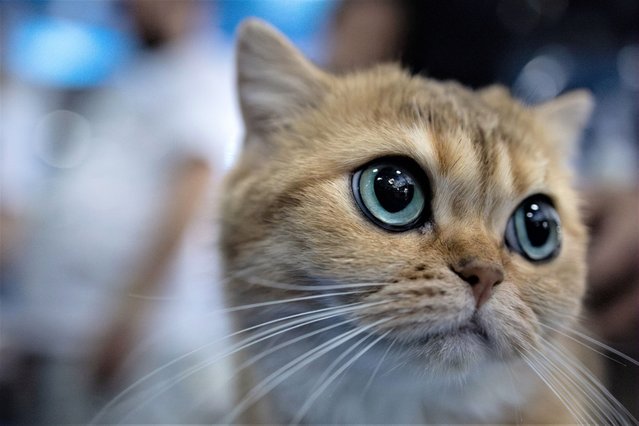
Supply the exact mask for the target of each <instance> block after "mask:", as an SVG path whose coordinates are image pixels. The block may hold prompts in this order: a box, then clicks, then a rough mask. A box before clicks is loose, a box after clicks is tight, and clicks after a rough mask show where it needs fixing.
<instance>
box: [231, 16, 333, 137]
mask: <svg viewBox="0 0 639 426" xmlns="http://www.w3.org/2000/svg"><path fill="white" fill-rule="evenodd" d="M237 73H238V76H237V77H238V89H239V97H240V106H241V109H242V115H243V116H244V121H245V124H246V126H247V127H248V128H249V129H254V130H258V131H266V132H268V130H270V129H271V128H273V127H276V126H277V125H279V124H282V123H284V122H286V121H287V120H290V119H291V118H292V117H294V116H295V115H296V114H297V113H298V112H299V111H300V110H303V109H304V108H307V107H309V106H312V105H314V104H315V103H317V102H318V100H319V99H321V98H322V95H323V94H325V93H326V90H325V89H326V88H325V79H326V74H325V73H324V72H323V71H321V70H320V69H319V68H317V67H316V66H315V65H313V64H312V63H311V62H310V61H309V60H307V59H306V58H305V57H304V56H303V55H302V54H301V53H300V52H299V51H298V50H297V49H296V48H295V47H294V46H293V45H292V44H291V42H289V41H288V40H287V39H286V37H284V35H283V34H281V33H280V32H279V31H277V30H276V29H275V28H273V27H272V26H270V25H268V24H267V23H266V22H264V21H261V20H259V19H254V18H253V19H248V20H246V21H244V22H243V23H242V25H241V27H240V30H239V32H238V41H237Z"/></svg>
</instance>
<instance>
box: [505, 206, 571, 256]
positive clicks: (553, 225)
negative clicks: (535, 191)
mask: <svg viewBox="0 0 639 426" xmlns="http://www.w3.org/2000/svg"><path fill="white" fill-rule="evenodd" d="M506 244H507V245H508V247H510V249H511V250H513V251H516V252H517V253H519V254H521V255H523V256H524V257H525V258H526V259H528V260H530V261H533V262H539V261H543V260H550V259H552V258H553V257H555V256H557V254H559V248H560V246H561V227H560V224H559V215H558V214H557V211H556V210H555V208H554V207H553V205H552V203H551V201H550V199H548V197H546V196H544V195H533V196H531V197H528V198H527V199H525V200H524V201H523V202H522V203H521V204H520V205H519V207H517V209H516V210H515V212H514V213H513V215H512V216H511V217H510V220H509V221H508V225H507V226H506Z"/></svg>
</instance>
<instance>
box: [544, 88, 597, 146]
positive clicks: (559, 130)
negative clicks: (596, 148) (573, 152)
mask: <svg viewBox="0 0 639 426" xmlns="http://www.w3.org/2000/svg"><path fill="white" fill-rule="evenodd" d="M594 107H595V100H594V97H593V96H592V94H591V93H590V92H589V91H587V90H574V91H572V92H568V93H566V94H564V95H561V96H559V97H558V98H555V99H553V100H551V101H548V102H546V103H543V104H541V105H538V106H536V107H534V110H535V112H536V114H537V116H538V117H539V119H540V121H541V122H542V123H543V124H544V126H546V127H547V128H548V129H549V130H550V131H551V132H553V133H554V134H555V135H556V136H557V139H559V140H561V141H563V143H564V144H566V145H567V146H568V147H569V150H570V147H573V146H574V145H575V144H576V143H577V141H578V140H579V137H580V136H581V133H582V131H583V129H584V128H585V127H586V124H588V120H589V119H590V116H591V115H592V111H593V109H594Z"/></svg>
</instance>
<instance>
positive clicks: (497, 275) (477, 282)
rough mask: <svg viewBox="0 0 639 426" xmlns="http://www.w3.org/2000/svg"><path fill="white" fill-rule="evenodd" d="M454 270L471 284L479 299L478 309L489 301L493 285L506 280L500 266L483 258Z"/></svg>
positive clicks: (476, 298)
mask: <svg viewBox="0 0 639 426" xmlns="http://www.w3.org/2000/svg"><path fill="white" fill-rule="evenodd" d="M453 271H455V273H456V274H457V275H459V277H460V278H461V279H462V280H464V281H466V282H467V283H468V284H470V286H471V288H472V290H473V296H474V297H475V300H476V301H477V309H479V308H480V307H481V306H482V305H483V304H484V303H486V302H487V301H488V299H489V298H490V295H491V294H492V292H493V287H495V286H496V285H498V284H500V283H501V282H502V281H503V280H504V271H503V270H502V268H501V267H500V266H498V265H496V264H494V263H488V262H484V261H481V260H473V261H471V262H468V263H465V264H464V265H463V266H460V267H454V268H453Z"/></svg>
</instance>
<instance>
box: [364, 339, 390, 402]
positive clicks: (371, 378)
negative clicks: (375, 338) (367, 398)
mask: <svg viewBox="0 0 639 426" xmlns="http://www.w3.org/2000/svg"><path fill="white" fill-rule="evenodd" d="M395 343H397V337H395V338H394V339H393V340H392V341H391V342H390V344H389V345H388V347H387V348H386V350H385V351H384V354H383V355H382V357H381V358H380V359H379V362H378V363H377V366H375V369H374V370H373V373H372V374H371V376H370V377H369V378H368V382H366V385H365V386H364V389H363V390H362V396H364V395H366V393H367V392H368V390H369V389H370V387H371V386H372V385H373V380H375V377H376V376H377V373H379V369H380V368H381V367H382V364H383V363H384V360H385V359H386V357H387V356H388V353H389V352H390V350H391V348H392V347H393V346H394V345H395Z"/></svg>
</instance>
